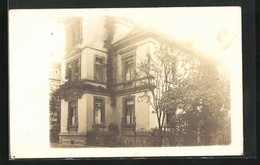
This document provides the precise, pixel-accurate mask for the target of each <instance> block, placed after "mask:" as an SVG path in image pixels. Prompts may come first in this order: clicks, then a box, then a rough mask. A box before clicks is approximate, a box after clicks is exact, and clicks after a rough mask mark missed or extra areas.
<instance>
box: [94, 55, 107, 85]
mask: <svg viewBox="0 0 260 165" xmlns="http://www.w3.org/2000/svg"><path fill="white" fill-rule="evenodd" d="M95 61H96V62H95V80H96V81H97V82H104V81H105V74H104V59H103V58H100V57H96V60H95Z"/></svg>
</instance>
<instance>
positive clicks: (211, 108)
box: [167, 58, 231, 145]
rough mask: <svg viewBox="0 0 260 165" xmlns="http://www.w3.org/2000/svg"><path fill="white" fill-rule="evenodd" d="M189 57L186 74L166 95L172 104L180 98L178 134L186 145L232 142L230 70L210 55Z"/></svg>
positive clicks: (185, 61) (176, 129) (177, 121)
mask: <svg viewBox="0 0 260 165" xmlns="http://www.w3.org/2000/svg"><path fill="white" fill-rule="evenodd" d="M188 59H189V60H187V59H186V60H184V61H183V63H186V64H185V65H189V68H188V69H187V70H186V71H185V73H187V74H186V76H183V77H182V78H179V79H177V80H176V84H177V85H175V86H173V88H171V90H169V92H168V95H167V97H168V98H170V99H171V100H172V101H171V103H170V104H173V105H175V106H176V101H175V100H176V99H177V100H179V102H177V104H178V105H177V107H178V109H179V110H181V113H179V114H175V116H173V117H174V120H175V122H176V123H178V124H177V125H176V126H175V131H176V134H178V135H179V136H182V137H180V138H179V139H180V140H181V141H182V142H181V143H182V144H185V143H186V145H198V144H205V145H208V144H227V143H230V133H231V132H230V117H229V115H228V113H229V110H230V96H229V95H230V89H229V88H230V87H229V78H228V75H229V74H228V72H226V71H223V69H221V68H223V67H221V65H219V64H218V63H216V62H214V61H213V60H211V59H209V58H198V59H197V60H198V61H196V60H195V61H194V59H192V61H193V62H191V61H190V58H188ZM191 68H192V69H191ZM184 70H185V69H184ZM179 128H182V129H179ZM185 136H187V137H188V138H187V140H186V142H183V137H185Z"/></svg>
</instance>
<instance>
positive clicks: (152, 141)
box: [147, 128, 162, 147]
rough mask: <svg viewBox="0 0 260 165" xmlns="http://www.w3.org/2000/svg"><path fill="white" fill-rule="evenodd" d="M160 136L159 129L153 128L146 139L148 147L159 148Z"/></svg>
mask: <svg viewBox="0 0 260 165" xmlns="http://www.w3.org/2000/svg"><path fill="white" fill-rule="evenodd" d="M161 136H162V134H161V133H160V131H159V129H158V128H153V129H152V130H151V132H150V134H149V137H148V139H147V143H148V145H149V146H152V147H156V146H160V140H161Z"/></svg>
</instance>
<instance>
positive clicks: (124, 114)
mask: <svg viewBox="0 0 260 165" xmlns="http://www.w3.org/2000/svg"><path fill="white" fill-rule="evenodd" d="M122 101H123V104H122V105H123V107H122V108H123V112H122V120H123V121H122V122H123V123H122V124H123V125H124V126H135V125H136V120H135V118H136V117H135V96H131V97H124V98H123V100H122ZM127 101H133V105H132V107H133V109H132V113H131V116H130V123H129V124H128V123H127V119H126V117H127Z"/></svg>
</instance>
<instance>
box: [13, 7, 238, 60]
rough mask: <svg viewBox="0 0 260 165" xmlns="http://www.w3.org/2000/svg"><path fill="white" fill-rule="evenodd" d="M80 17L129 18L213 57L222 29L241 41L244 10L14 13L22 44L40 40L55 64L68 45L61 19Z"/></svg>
mask: <svg viewBox="0 0 260 165" xmlns="http://www.w3.org/2000/svg"><path fill="white" fill-rule="evenodd" d="M79 15H89V16H104V15H113V16H123V17H128V18H130V19H132V20H134V21H136V22H138V23H140V24H141V25H143V26H144V27H152V28H154V29H157V30H158V31H160V32H162V33H165V34H167V35H170V36H172V37H173V38H175V39H177V40H179V41H182V42H189V43H190V45H192V46H193V47H194V48H195V49H197V50H199V51H202V52H204V53H206V54H208V55H210V56H213V57H217V56H221V55H222V54H223V53H222V52H221V51H222V49H221V43H220V42H218V41H217V33H218V32H219V31H220V30H221V29H225V28H226V29H227V32H228V33H227V37H226V39H227V40H229V39H230V38H232V37H233V36H234V35H237V38H239V37H240V38H241V11H240V7H182V8H181V7H180V8H134V9H124V8H122V9H47V10H44V9H41V10H13V11H11V13H10V19H11V20H12V19H13V20H14V21H13V22H15V24H16V26H15V27H17V28H19V30H17V31H19V32H21V31H23V33H20V34H19V35H20V36H19V37H20V38H22V39H26V42H23V41H22V44H27V45H29V42H33V43H32V45H33V44H34V43H35V42H34V41H37V43H40V45H41V46H46V48H45V49H44V52H42V53H45V54H46V55H47V54H48V56H50V58H51V60H53V61H60V60H61V57H62V56H63V55H64V45H65V43H64V35H65V33H64V29H63V24H62V22H61V19H62V18H64V17H66V16H79ZM11 23H12V21H11ZM11 29H12V27H11ZM14 31H15V28H14ZM16 42H17V41H16ZM238 44H239V43H238ZM19 45H21V44H19ZM222 56H223V55H222ZM221 58H223V57H221ZM224 58H225V57H224ZM233 58H239V57H238V56H237V57H233Z"/></svg>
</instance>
